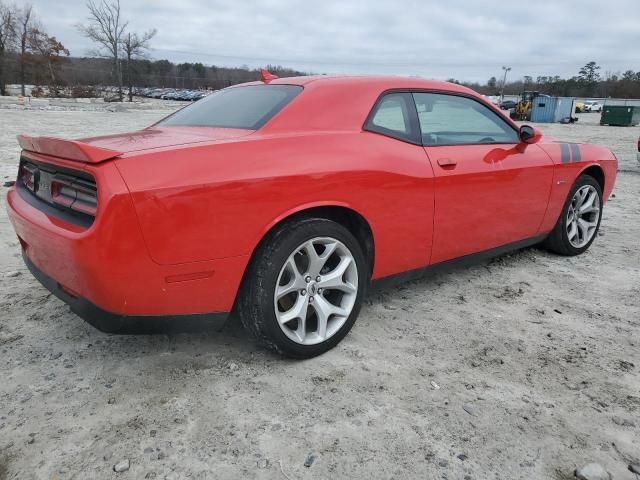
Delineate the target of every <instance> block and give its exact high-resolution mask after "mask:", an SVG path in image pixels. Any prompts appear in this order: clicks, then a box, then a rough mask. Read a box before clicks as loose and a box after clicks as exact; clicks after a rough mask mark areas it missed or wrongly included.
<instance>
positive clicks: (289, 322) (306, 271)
mask: <svg viewBox="0 0 640 480" xmlns="http://www.w3.org/2000/svg"><path fill="white" fill-rule="evenodd" d="M357 294H358V268H357V265H356V262H355V259H354V257H353V254H352V253H351V251H350V250H349V249H348V248H347V247H346V246H345V245H344V244H343V243H342V242H340V241H338V240H336V239H334V238H330V237H316V238H312V239H311V240H308V241H306V242H304V243H303V244H302V245H300V246H298V248H296V249H295V250H294V251H293V253H292V254H291V255H289V257H288V258H287V260H286V261H285V263H284V265H283V267H282V269H281V270H280V274H279V275H278V281H277V284H276V289H275V293H274V308H275V314H276V318H277V320H278V325H279V326H280V328H281V329H282V331H283V332H284V334H285V335H286V336H287V337H288V338H289V339H290V340H292V341H294V342H296V343H298V344H301V345H315V344H318V343H321V342H324V341H325V340H327V339H329V338H331V337H332V336H333V335H335V334H336V333H337V332H338V331H339V330H340V328H342V326H343V325H344V324H345V322H346V321H347V319H348V318H349V315H350V314H351V311H352V310H353V307H354V305H355V303H356V297H357Z"/></svg>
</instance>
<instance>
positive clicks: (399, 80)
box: [232, 75, 477, 96]
mask: <svg viewBox="0 0 640 480" xmlns="http://www.w3.org/2000/svg"><path fill="white" fill-rule="evenodd" d="M265 83H266V84H269V85H300V86H307V85H311V84H313V86H314V87H315V86H322V87H340V86H347V85H354V84H358V85H361V86H363V87H364V86H367V87H371V88H375V89H381V90H391V89H402V88H407V89H414V88H415V89H424V90H447V91H457V92H464V93H472V94H473V95H474V96H476V95H477V93H476V92H474V91H473V90H471V89H470V88H467V87H464V86H462V85H458V84H456V83H450V82H443V81H439V80H428V79H425V78H421V77H406V76H395V75H308V76H300V77H283V78H276V79H274V80H271V81H268V82H261V81H257V82H248V83H242V84H239V85H235V86H236V87H238V86H243V85H263V84H265ZM232 88H233V87H232Z"/></svg>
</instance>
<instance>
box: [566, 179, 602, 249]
mask: <svg viewBox="0 0 640 480" xmlns="http://www.w3.org/2000/svg"><path fill="white" fill-rule="evenodd" d="M598 220H600V195H598V191H597V190H596V189H595V187H593V186H592V185H585V186H583V187H580V188H579V189H578V190H577V191H576V193H575V194H574V195H573V198H572V199H571V204H570V205H569V210H568V211H567V222H566V229H567V237H568V239H569V243H571V245H573V246H574V247H575V248H582V247H584V246H585V245H586V244H587V243H589V242H590V241H591V239H592V238H593V236H594V235H595V233H596V229H597V228H598Z"/></svg>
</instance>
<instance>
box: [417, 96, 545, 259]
mask: <svg viewBox="0 0 640 480" xmlns="http://www.w3.org/2000/svg"><path fill="white" fill-rule="evenodd" d="M413 97H414V101H415V103H416V109H417V111H418V118H419V124H420V130H421V134H422V143H423V145H424V149H425V152H426V154H427V156H428V158H429V161H430V162H431V164H432V167H433V171H434V175H435V212H434V226H433V247H432V254H431V263H432V264H433V263H438V262H442V261H445V260H449V259H453V258H456V257H461V256H464V255H469V254H472V253H476V252H480V251H484V250H489V249H492V248H495V247H499V246H502V245H507V244H510V243H513V242H517V241H519V240H524V239H527V238H530V237H534V236H536V234H537V233H538V230H539V227H540V224H541V222H542V219H543V217H544V214H545V211H546V208H547V203H548V199H549V192H550V189H551V182H552V177H553V162H552V161H551V159H550V158H549V156H548V155H547V154H546V153H545V152H544V151H543V150H542V149H541V148H539V147H538V146H536V145H526V144H521V143H520V142H519V135H518V131H517V130H516V128H515V127H514V126H512V124H511V123H510V122H508V121H507V120H506V119H505V118H504V117H503V116H502V115H501V114H500V113H498V112H496V111H494V110H493V109H491V108H489V107H488V106H486V105H484V104H483V103H482V102H480V101H478V100H476V99H474V98H472V97H470V96H469V97H467V96H464V95H456V94H444V93H427V92H416V93H414V94H413Z"/></svg>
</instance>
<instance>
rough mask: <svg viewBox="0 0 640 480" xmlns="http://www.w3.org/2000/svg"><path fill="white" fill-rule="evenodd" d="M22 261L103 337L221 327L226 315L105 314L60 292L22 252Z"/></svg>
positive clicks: (56, 285)
mask: <svg viewBox="0 0 640 480" xmlns="http://www.w3.org/2000/svg"><path fill="white" fill-rule="evenodd" d="M22 258H23V259H24V263H25V264H26V266H27V268H28V269H29V271H30V272H31V274H32V275H33V276H34V277H35V278H36V279H37V280H38V281H39V282H40V283H41V284H42V285H43V286H44V287H45V288H46V289H47V290H49V291H50V292H51V293H53V294H54V295H55V296H56V297H58V298H59V299H60V300H62V301H63V302H65V303H66V304H68V305H69V307H70V308H71V311H72V312H73V313H75V314H76V315H78V316H79V317H80V318H82V319H83V320H85V321H86V322H87V323H89V324H91V325H93V326H94V327H95V328H97V329H98V330H100V331H102V332H107V333H153V332H166V331H168V330H178V331H183V330H185V329H189V328H191V326H192V325H191V324H192V323H193V322H194V321H195V322H198V323H200V322H201V323H202V325H204V324H205V322H206V323H210V322H215V323H216V324H219V325H223V324H224V322H225V321H226V319H227V317H228V314H227V313H210V314H195V315H184V316H177V315H174V316H127V315H121V314H118V313H113V312H108V311H106V310H103V309H102V308H100V307H98V306H97V305H94V304H93V303H91V302H90V301H88V300H87V299H86V298H81V297H74V296H72V295H70V294H69V293H67V292H66V291H65V290H63V289H62V288H61V286H60V284H59V283H58V282H56V281H55V280H54V279H53V278H51V277H50V276H49V275H47V274H46V273H44V272H43V271H42V270H40V269H39V268H38V267H36V266H35V265H34V263H33V262H32V261H31V260H29V257H28V256H27V255H26V254H25V252H24V251H23V252H22Z"/></svg>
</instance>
